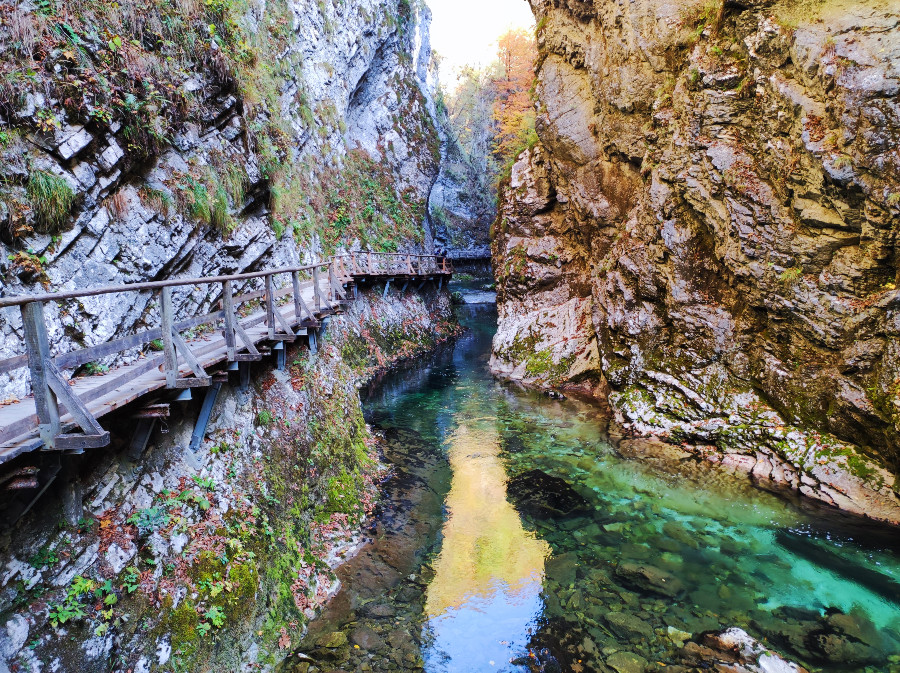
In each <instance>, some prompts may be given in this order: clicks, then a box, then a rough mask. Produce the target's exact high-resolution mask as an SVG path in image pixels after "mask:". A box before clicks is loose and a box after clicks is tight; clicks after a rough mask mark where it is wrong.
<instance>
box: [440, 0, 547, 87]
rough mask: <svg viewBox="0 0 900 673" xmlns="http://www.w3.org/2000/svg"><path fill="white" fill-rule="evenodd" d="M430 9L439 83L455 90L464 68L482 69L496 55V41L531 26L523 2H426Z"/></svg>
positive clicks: (446, 0)
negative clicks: (438, 65)
mask: <svg viewBox="0 0 900 673" xmlns="http://www.w3.org/2000/svg"><path fill="white" fill-rule="evenodd" d="M426 2H427V3H428V6H429V7H431V12H432V14H433V18H432V21H431V48H432V49H433V50H434V51H435V52H437V53H438V54H440V55H441V58H442V61H441V82H442V84H443V85H444V88H445V89H446V90H448V91H453V90H454V89H455V88H456V73H457V72H458V71H459V68H461V67H462V66H464V65H475V66H484V65H487V64H488V63H490V62H491V61H493V60H494V57H495V56H496V54H497V38H499V37H500V36H501V35H502V34H503V33H505V32H506V31H507V30H509V29H510V28H530V27H533V26H534V15H533V14H532V13H531V8H530V7H529V6H528V2H527V1H526V0H426Z"/></svg>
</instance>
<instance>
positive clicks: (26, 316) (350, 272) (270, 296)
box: [0, 252, 453, 450]
mask: <svg viewBox="0 0 900 673" xmlns="http://www.w3.org/2000/svg"><path fill="white" fill-rule="evenodd" d="M347 259H349V260H350V263H349V266H350V269H348V268H347V266H348V265H347V264H345V260H347ZM360 259H365V267H364V268H363V267H361V266H360V264H358V263H357V261H358V260H360ZM322 269H326V274H327V275H325V276H324V277H323V276H322V275H321V273H320V271H321V270H322ZM301 271H311V272H312V273H311V274H310V275H311V277H312V278H311V279H310V280H305V281H304V282H302V283H301V281H300V272H301ZM452 273H453V265H452V263H451V262H449V260H448V259H447V257H441V256H437V255H421V254H412V253H410V254H404V253H370V252H364V253H349V254H342V255H335V256H333V257H331V258H330V259H329V260H328V261H324V262H316V263H314V264H306V265H302V266H289V267H281V268H277V269H268V270H264V271H253V272H249V273H239V274H231V275H226V276H210V277H206V278H180V279H172V280H161V281H150V282H143V283H131V284H122V285H114V286H103V287H95V288H86V289H82V290H68V291H64V292H47V293H43V294H33V295H22V296H15V297H3V298H0V308H9V307H13V306H18V307H19V308H20V310H21V313H22V325H23V338H22V341H23V342H24V345H25V353H24V354H22V355H18V356H14V357H12V358H9V359H6V360H0V373H2V374H6V373H9V372H11V371H14V370H16V369H20V368H23V367H28V369H29V370H30V373H31V390H32V396H33V398H34V409H35V411H34V416H26V417H18V416H15V415H13V416H12V418H13V420H12V421H10V422H9V423H6V424H5V427H2V428H0V440H2V441H9V440H10V439H11V438H15V437H19V436H20V433H22V432H24V431H30V430H29V427H33V426H32V425H31V424H32V423H36V424H37V427H38V430H39V434H40V441H41V442H42V443H43V444H44V446H45V447H47V448H51V449H63V450H81V449H84V448H88V447H98V446H105V445H106V443H108V441H109V433H108V432H106V431H104V430H103V428H102V427H101V426H100V425H99V423H97V420H96V418H95V417H94V415H93V414H92V413H91V411H90V410H89V409H88V407H87V404H89V403H92V402H96V400H98V399H100V398H101V397H102V396H103V395H106V394H107V393H111V392H114V391H117V390H118V388H119V387H120V386H121V385H122V384H123V383H124V382H126V381H131V380H132V379H134V378H135V377H137V376H143V375H144V374H147V373H149V372H151V371H152V370H153V369H155V368H159V370H160V371H162V372H164V373H165V381H164V383H159V385H165V387H166V388H167V389H181V388H193V387H203V386H208V385H210V382H211V381H212V376H211V375H210V374H209V373H208V372H207V371H206V370H205V369H204V366H205V365H204V364H203V363H202V362H201V359H200V358H202V357H203V354H204V350H203V349H202V348H201V349H200V350H198V351H197V352H194V350H193V348H192V346H191V345H189V344H188V343H187V342H186V341H185V339H184V337H183V336H182V335H181V332H183V331H185V330H187V329H190V328H192V327H196V326H199V325H206V324H217V323H220V322H224V329H222V331H221V332H222V336H223V338H224V341H223V345H220V346H217V348H220V349H221V350H222V352H223V353H224V355H223V357H224V359H226V360H227V361H228V362H231V363H234V362H252V361H256V360H260V359H262V357H263V355H262V353H261V352H260V351H259V350H258V349H257V348H256V344H257V343H259V342H260V339H262V340H263V341H264V340H268V341H273V342H275V341H293V340H295V339H296V337H297V336H300V334H298V333H296V332H294V326H299V327H300V329H302V330H306V329H308V328H312V329H317V328H318V327H319V326H320V322H319V319H320V318H321V317H322V316H324V315H328V314H329V313H332V312H334V310H335V309H336V308H337V307H339V306H340V305H341V304H342V303H344V302H345V301H347V299H348V296H347V292H346V290H345V287H344V286H345V285H346V284H348V283H355V282H356V281H357V279H360V278H363V279H364V278H365V277H366V276H369V277H373V278H374V277H379V276H380V277H383V278H386V279H387V282H386V285H385V294H387V289H388V288H389V287H390V282H391V281H392V280H395V277H396V276H400V277H405V278H407V279H409V278H413V277H417V276H418V277H422V276H424V277H425V279H426V280H427V279H429V278H432V279H435V280H438V288H439V289H440V286H441V283H443V280H444V279H443V276H445V275H452ZM282 274H290V276H291V278H290V282H289V283H288V285H287V286H284V287H282V288H280V289H276V287H275V282H274V277H275V276H278V275H282ZM437 276H440V278H439V279H437V278H436V277H437ZM252 279H262V280H263V281H264V289H263V290H262V291H258V292H251V293H249V294H243V295H240V296H236V295H235V292H234V290H235V288H234V285H233V284H234V282H235V281H246V280H252ZM199 285H221V286H222V295H221V299H220V300H219V302H218V304H219V305H218V307H215V305H213V306H212V309H213V310H212V312H211V313H208V314H206V315H202V316H193V317H188V318H185V319H183V320H180V321H176V320H175V308H174V304H173V292H172V290H173V288H176V287H186V286H194V287H196V286H199ZM310 285H311V286H312V297H311V300H312V304H311V306H310V305H307V303H306V299H304V296H303V289H307V288H309V287H310ZM420 287H421V286H420ZM403 288H404V291H405V288H406V285H404V286H403ZM154 290H159V299H160V310H159V315H160V325H159V326H157V327H153V328H150V329H147V330H144V331H141V332H137V333H135V334H131V335H128V336H124V337H119V338H116V339H112V340H110V341H106V342H104V343H102V344H98V345H96V346H91V347H88V348H82V349H76V350H74V351H69V352H68V353H64V354H60V355H54V354H53V352H52V350H53V349H52V348H51V344H50V340H49V337H48V330H47V325H46V322H45V316H44V304H45V302H59V301H63V300H66V299H77V298H81V297H94V296H99V295H108V294H115V293H122V292H144V291H154ZM285 296H290V298H289V302H290V300H291V299H292V300H293V301H292V303H293V307H292V308H293V310H292V311H291V314H292V315H290V316H289V317H285V316H284V315H283V313H282V310H281V309H280V308H279V299H280V298H282V297H285ZM256 298H260V299H262V300H263V304H264V309H265V310H264V311H263V312H261V313H260V314H259V315H255V316H252V317H250V318H248V319H247V320H241V318H240V315H239V314H238V312H237V311H236V308H237V307H238V305H240V304H242V303H245V302H247V301H251V300H253V299H256ZM263 323H264V324H265V328H264V329H263V331H262V332H260V331H259V330H258V328H257V326H258V325H260V324H263ZM250 330H256V331H254V332H253V334H254V335H255V336H250V334H249V333H248V331H250ZM302 333H305V332H302ZM156 340H159V341H161V342H162V348H161V350H162V353H161V354H160V355H159V356H156V357H153V358H150V359H148V360H145V361H142V362H141V363H140V364H139V365H129V367H132V369H131V370H128V371H121V372H119V373H118V374H112V373H110V378H109V379H107V380H106V381H104V382H101V383H100V384H99V385H97V386H94V387H92V388H90V390H89V391H87V392H85V393H82V394H81V395H79V394H75V393H74V392H73V391H72V389H71V388H70V386H69V381H67V380H66V379H65V377H64V376H63V374H62V372H63V370H65V369H72V368H75V367H78V366H81V365H83V364H86V363H88V362H92V361H95V360H100V359H102V358H104V357H108V356H111V355H115V354H117V353H122V352H124V351H126V350H130V349H132V348H136V347H141V346H144V345H146V344H148V343H151V342H153V341H156ZM244 350H246V351H247V352H240V351H244ZM282 352H283V349H282ZM182 362H183V363H184V364H185V365H186V366H187V369H188V370H189V373H188V376H187V377H185V376H182V370H183V369H184V367H183V366H182V364H181V363H182ZM216 362H218V360H217V361H216ZM208 364H209V362H207V363H206V366H208ZM154 385H156V384H154ZM61 409H65V410H67V411H68V413H69V414H70V415H71V417H72V419H73V421H74V423H75V424H76V425H77V426H80V427H81V429H82V431H83V432H84V434H75V435H70V434H62V430H63V426H62V424H61V422H60V410H61ZM35 418H36V419H37V420H33V419H35Z"/></svg>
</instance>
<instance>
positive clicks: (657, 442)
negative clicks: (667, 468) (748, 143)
mask: <svg viewBox="0 0 900 673" xmlns="http://www.w3.org/2000/svg"><path fill="white" fill-rule="evenodd" d="M616 450H617V451H618V452H619V453H620V454H622V456H624V457H625V458H641V459H643V460H648V459H650V460H659V461H663V462H679V461H682V460H685V459H687V458H690V457H691V453H690V452H689V451H686V450H684V449H683V448H680V447H678V446H675V445H673V444H669V443H668V442H664V441H662V440H661V439H658V438H656V437H638V438H635V439H623V440H622V441H621V442H619V444H618V446H616Z"/></svg>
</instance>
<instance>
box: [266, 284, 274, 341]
mask: <svg viewBox="0 0 900 673" xmlns="http://www.w3.org/2000/svg"><path fill="white" fill-rule="evenodd" d="M266 326H267V327H268V328H269V338H270V339H274V338H275V285H274V282H273V280H272V276H266Z"/></svg>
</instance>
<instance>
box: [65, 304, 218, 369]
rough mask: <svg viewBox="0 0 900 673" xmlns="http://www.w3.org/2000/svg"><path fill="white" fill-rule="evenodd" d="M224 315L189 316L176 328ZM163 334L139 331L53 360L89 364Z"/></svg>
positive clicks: (72, 365) (68, 366)
mask: <svg viewBox="0 0 900 673" xmlns="http://www.w3.org/2000/svg"><path fill="white" fill-rule="evenodd" d="M224 317H225V312H224V311H216V312H215V313H208V314H206V315H202V316H196V317H194V318H187V319H185V320H180V321H178V322H177V323H175V330H176V331H178V332H183V331H185V330H188V329H192V328H194V327H199V326H200V325H209V324H211V323H214V322H216V321H218V320H221V319H223V318H224ZM162 336H163V331H162V327H154V328H153V329H149V330H145V331H143V332H138V333H137V334H132V335H130V336H127V337H122V338H120V339H113V340H112V341H106V342H104V343H102V344H98V345H96V346H91V347H90V348H83V349H81V350H77V351H71V352H69V353H64V354H62V355H57V356H56V357H55V358H53V361H54V362H55V363H56V365H57V366H58V367H59V368H60V369H74V368H75V367H80V366H81V365H83V364H87V363H88V362H95V361H97V360H100V359H102V358H105V357H108V356H110V355H115V354H116V353H121V352H122V351H127V350H130V349H132V348H136V347H138V346H143V345H144V344H148V343H150V342H151V341H156V340H159V339H162Z"/></svg>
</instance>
